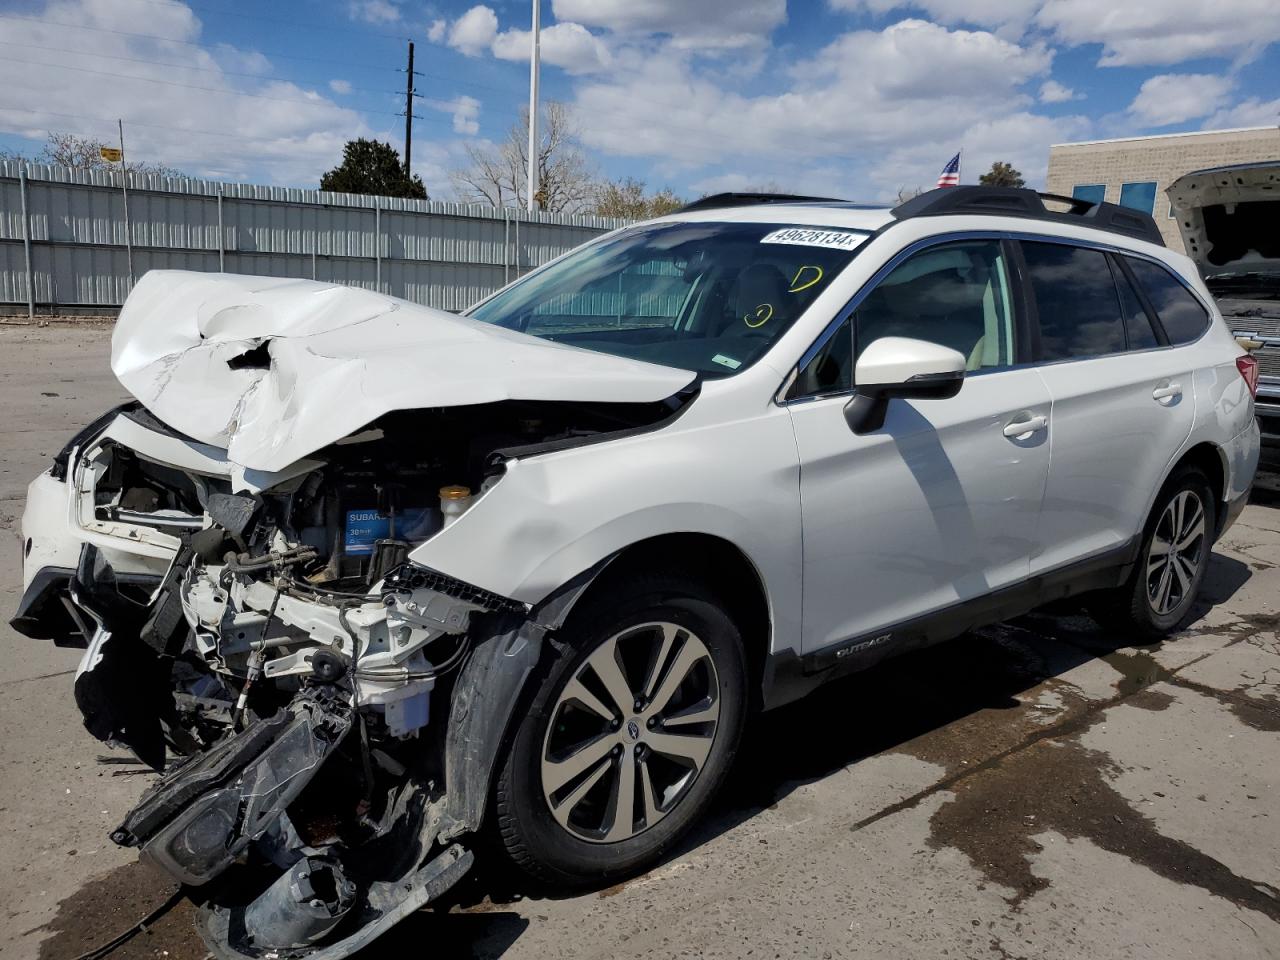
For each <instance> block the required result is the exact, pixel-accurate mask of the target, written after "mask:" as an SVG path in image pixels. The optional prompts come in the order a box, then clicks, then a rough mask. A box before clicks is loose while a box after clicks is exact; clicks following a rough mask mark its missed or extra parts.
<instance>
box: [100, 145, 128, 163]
mask: <svg viewBox="0 0 1280 960" xmlns="http://www.w3.org/2000/svg"><path fill="white" fill-rule="evenodd" d="M98 153H99V154H101V155H102V159H103V160H106V161H107V162H108V163H119V162H120V159H121V157H123V156H124V155H123V154H122V153H121V152H120V151H119V150H117V149H116V148H115V147H99V148H98Z"/></svg>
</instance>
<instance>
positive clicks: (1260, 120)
mask: <svg viewBox="0 0 1280 960" xmlns="http://www.w3.org/2000/svg"><path fill="white" fill-rule="evenodd" d="M1275 126H1280V99H1276V100H1262V99H1260V98H1259V97H1250V98H1248V99H1247V100H1242V101H1241V102H1240V103H1237V104H1236V105H1235V106H1234V107H1229V108H1227V109H1226V110H1219V111H1218V112H1217V113H1215V114H1214V115H1213V116H1211V117H1210V118H1209V119H1208V120H1206V121H1205V122H1204V129H1206V130H1222V129H1224V128H1225V129H1230V128H1233V127H1275Z"/></svg>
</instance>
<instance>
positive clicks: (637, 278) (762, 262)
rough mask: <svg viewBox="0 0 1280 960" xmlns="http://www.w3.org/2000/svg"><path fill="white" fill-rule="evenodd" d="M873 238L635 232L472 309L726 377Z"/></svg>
mask: <svg viewBox="0 0 1280 960" xmlns="http://www.w3.org/2000/svg"><path fill="white" fill-rule="evenodd" d="M869 235H870V234H868V233H867V232H865V231H859V230H846V229H839V230H835V229H824V228H813V227H803V226H789V225H787V224H778V223H666V224H656V225H653V226H647V227H638V228H636V229H633V230H627V231H624V232H623V233H620V234H617V235H616V236H613V237H611V238H609V239H608V240H604V241H601V242H598V243H593V244H590V245H588V246H585V247H583V248H581V249H579V250H575V251H574V252H573V253H571V254H569V255H568V256H567V257H565V258H564V259H563V260H561V261H559V262H558V263H555V264H552V265H551V266H549V267H547V268H546V269H545V270H540V271H538V272H537V273H534V274H531V275H530V276H529V277H527V278H526V279H524V280H521V281H519V282H517V283H515V284H513V285H512V286H511V287H509V288H508V289H506V290H504V291H502V292H501V293H499V294H497V295H496V296H494V297H492V298H490V299H489V300H487V301H485V302H484V303H482V304H480V305H479V306H477V307H475V308H474V309H473V310H472V311H471V312H470V313H469V314H468V316H470V317H472V318H473V319H476V320H481V321H483V322H485V323H492V324H495V325H497V326H501V327H506V328H507V329H510V330H519V331H521V332H523V333H528V334H532V335H533V336H535V337H542V338H543V339H545V340H555V341H558V342H561V343H567V344H572V345H574V346H578V347H584V348H586V349H588V350H597V351H599V352H601V353H612V354H616V355H618V356H622V357H631V358H634V359H637V360H647V361H649V362H650V363H660V364H665V365H667V366H672V367H680V368H682V369H685V370H695V371H698V372H699V373H702V374H704V375H705V376H708V377H716V376H728V375H730V374H733V373H735V372H737V371H738V370H741V369H744V368H745V367H748V366H750V365H751V364H752V363H754V362H755V361H756V360H758V359H759V358H760V357H761V356H763V355H764V353H765V351H767V350H768V349H769V347H770V345H771V344H772V343H773V342H774V341H775V340H776V339H777V338H778V337H779V336H781V334H782V333H783V332H784V331H785V330H786V329H787V328H788V327H789V326H791V324H792V323H793V322H795V320H796V319H797V318H798V317H799V316H800V315H801V314H802V313H803V312H804V311H805V309H806V308H807V307H808V306H809V304H811V303H812V302H813V300H814V298H816V297H817V296H818V294H819V293H821V292H822V291H823V290H824V289H826V286H827V284H828V283H830V282H831V280H832V279H833V278H834V277H835V276H836V274H838V273H839V272H840V271H841V270H842V269H843V268H844V267H845V266H846V265H847V264H848V263H849V261H850V260H852V259H853V256H854V254H855V253H856V252H857V249H858V247H859V246H860V245H861V244H862V243H863V241H865V240H866V239H867V237H868V236H869Z"/></svg>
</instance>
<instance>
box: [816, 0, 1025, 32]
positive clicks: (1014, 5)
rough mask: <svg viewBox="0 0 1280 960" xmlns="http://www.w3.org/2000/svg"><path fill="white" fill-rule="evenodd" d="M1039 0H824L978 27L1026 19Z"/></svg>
mask: <svg viewBox="0 0 1280 960" xmlns="http://www.w3.org/2000/svg"><path fill="white" fill-rule="evenodd" d="M1040 2H1041V0H828V4H829V6H830V7H831V9H833V10H838V11H847V12H850V13H863V12H865V13H872V14H885V13H889V12H890V11H893V10H922V11H924V12H925V13H927V14H928V15H929V17H930V18H931V19H933V20H936V21H938V22H939V23H943V24H947V25H952V26H953V25H955V24H959V23H967V24H973V25H975V26H979V27H1001V26H1005V25H1016V26H1018V27H1022V26H1025V25H1026V24H1028V23H1030V21H1031V18H1032V17H1033V16H1034V15H1035V12H1036V10H1037V9H1038V8H1039V6H1040Z"/></svg>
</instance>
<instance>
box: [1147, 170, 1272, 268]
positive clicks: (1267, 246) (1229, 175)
mask: <svg viewBox="0 0 1280 960" xmlns="http://www.w3.org/2000/svg"><path fill="white" fill-rule="evenodd" d="M1166 192H1167V193H1168V195H1169V200H1170V202H1171V203H1172V204H1173V212H1174V215H1175V216H1176V217H1177V218H1178V229H1179V230H1180V231H1181V233H1182V239H1183V240H1184V241H1185V243H1186V246H1187V253H1188V254H1189V255H1190V256H1191V259H1192V260H1194V261H1195V262H1196V266H1197V267H1199V268H1200V273H1201V275H1202V276H1204V277H1205V278H1206V279H1209V278H1211V277H1215V276H1226V275H1239V274H1245V273H1273V274H1280V160H1275V161H1268V162H1266V163H1246V164H1239V165H1236V166H1227V167H1214V168H1212V169H1210V170H1198V171H1196V172H1195V173H1188V174H1187V175H1186V176H1183V177H1179V178H1178V179H1177V180H1175V181H1174V182H1173V183H1171V184H1170V185H1169V189H1168V190H1167V191H1166Z"/></svg>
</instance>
